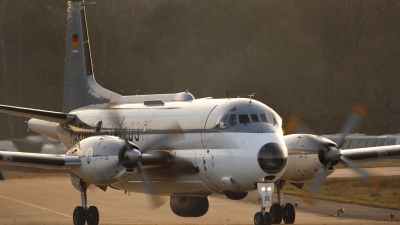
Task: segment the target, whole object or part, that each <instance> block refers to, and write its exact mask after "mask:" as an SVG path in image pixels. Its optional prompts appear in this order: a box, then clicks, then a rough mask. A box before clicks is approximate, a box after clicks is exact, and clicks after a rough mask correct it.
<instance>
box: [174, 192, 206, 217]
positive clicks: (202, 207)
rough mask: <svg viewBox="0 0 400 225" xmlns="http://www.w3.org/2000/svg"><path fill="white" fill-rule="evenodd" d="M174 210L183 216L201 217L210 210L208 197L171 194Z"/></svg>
mask: <svg viewBox="0 0 400 225" xmlns="http://www.w3.org/2000/svg"><path fill="white" fill-rule="evenodd" d="M169 202H170V206H171V210H172V212H174V213H175V214H176V215H178V216H181V217H200V216H203V215H204V214H206V213H207V211H208V206H209V203H208V197H197V196H171V198H170V201H169Z"/></svg>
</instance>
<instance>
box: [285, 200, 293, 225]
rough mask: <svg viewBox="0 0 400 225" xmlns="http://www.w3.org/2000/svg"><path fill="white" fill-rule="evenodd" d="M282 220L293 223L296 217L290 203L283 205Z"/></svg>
mask: <svg viewBox="0 0 400 225" xmlns="http://www.w3.org/2000/svg"><path fill="white" fill-rule="evenodd" d="M282 217H283V222H285V224H293V223H294V220H295V218H296V212H295V210H294V206H293V205H292V204H291V203H286V204H285V206H283V213H282Z"/></svg>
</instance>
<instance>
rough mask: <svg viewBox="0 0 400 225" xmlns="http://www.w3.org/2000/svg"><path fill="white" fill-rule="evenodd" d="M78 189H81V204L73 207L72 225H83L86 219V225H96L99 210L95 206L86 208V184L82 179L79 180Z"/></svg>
mask: <svg viewBox="0 0 400 225" xmlns="http://www.w3.org/2000/svg"><path fill="white" fill-rule="evenodd" d="M79 189H80V191H81V200H82V206H77V207H75V210H74V214H73V217H72V219H73V221H74V225H84V224H85V222H86V221H87V224H88V225H98V224H99V210H97V207H96V206H90V207H89V208H87V196H86V190H87V185H86V183H85V182H84V181H83V180H80V181H79Z"/></svg>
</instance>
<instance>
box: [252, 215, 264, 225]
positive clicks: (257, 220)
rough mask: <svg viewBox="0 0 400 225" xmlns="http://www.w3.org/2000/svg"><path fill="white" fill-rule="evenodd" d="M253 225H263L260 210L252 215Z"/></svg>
mask: <svg viewBox="0 0 400 225" xmlns="http://www.w3.org/2000/svg"><path fill="white" fill-rule="evenodd" d="M254 225H265V219H264V216H263V214H262V213H261V212H257V213H256V214H255V215H254Z"/></svg>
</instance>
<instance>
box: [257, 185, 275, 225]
mask: <svg viewBox="0 0 400 225" xmlns="http://www.w3.org/2000/svg"><path fill="white" fill-rule="evenodd" d="M257 190H258V193H260V195H261V211H260V212H257V213H256V214H255V215H254V225H271V224H272V217H271V214H270V213H269V212H265V207H270V206H271V203H272V193H273V192H274V183H257Z"/></svg>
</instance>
